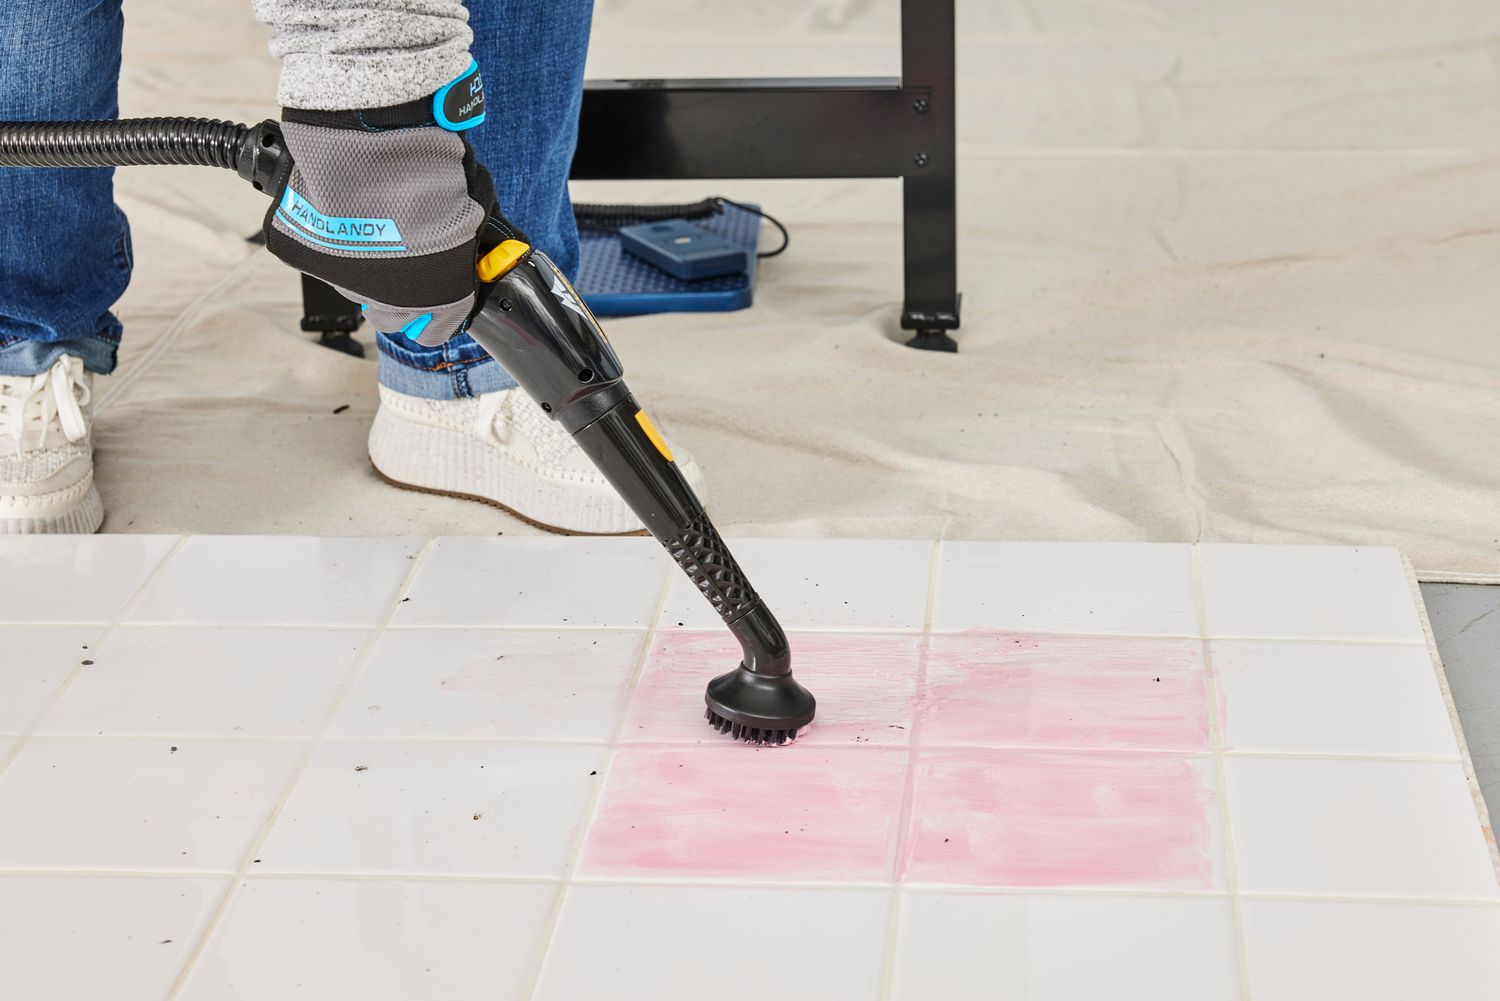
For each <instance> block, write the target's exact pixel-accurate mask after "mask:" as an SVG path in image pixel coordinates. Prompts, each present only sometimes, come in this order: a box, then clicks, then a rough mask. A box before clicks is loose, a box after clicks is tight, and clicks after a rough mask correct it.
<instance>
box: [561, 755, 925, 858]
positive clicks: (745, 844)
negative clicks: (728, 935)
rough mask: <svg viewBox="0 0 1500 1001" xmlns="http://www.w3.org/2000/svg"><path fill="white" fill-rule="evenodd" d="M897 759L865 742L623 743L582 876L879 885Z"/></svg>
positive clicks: (901, 766) (888, 848)
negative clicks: (790, 745) (849, 746)
mask: <svg viewBox="0 0 1500 1001" xmlns="http://www.w3.org/2000/svg"><path fill="white" fill-rule="evenodd" d="M721 739H722V738H721ZM906 761H907V756H906V752H905V751H901V750H886V749H878V748H873V747H871V748H859V749H855V750H844V749H818V748H811V747H805V746H800V747H797V748H795V749H787V748H763V749H753V748H749V747H734V746H728V747H709V746H703V747H691V748H673V749H662V748H645V747H632V748H621V749H620V750H618V751H617V752H616V754H615V758H614V761H613V763H612V764H611V765H610V770H609V777H608V779H607V781H606V783H605V787H604V793H603V797H602V799H601V802H600V805H599V812H598V815H597V816H596V817H595V819H594V823H593V824H592V825H591V827H590V828H589V833H588V840H587V842H586V843H585V846H584V853H583V860H582V864H581V872H582V874H583V875H584V876H586V877H596V876H632V875H651V874H654V875H671V876H680V877H685V878H692V879H711V878H714V877H719V878H731V877H733V878H754V879H766V880H796V879H820V880H832V881H841V882H847V881H856V880H863V881H868V880H886V879H889V878H890V876H891V854H892V852H893V850H894V849H893V842H894V839H895V832H896V828H897V826H898V824H899V817H900V813H901V801H902V795H903V791H904V788H905V777H906Z"/></svg>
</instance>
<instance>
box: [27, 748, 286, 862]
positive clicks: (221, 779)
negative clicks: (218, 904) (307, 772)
mask: <svg viewBox="0 0 1500 1001" xmlns="http://www.w3.org/2000/svg"><path fill="white" fill-rule="evenodd" d="M173 747H176V748H177V750H175V751H173V750H172V748H173ZM301 754H302V745H301V744H297V743H290V742H288V743H274V744H272V743H257V742H253V741H212V740H194V739H184V738H178V739H176V740H175V741H172V740H169V739H168V738H161V739H154V740H119V739H109V738H103V737H95V738H65V737H34V738H32V739H31V740H30V741H28V742H27V743H26V745H25V746H24V747H23V748H22V749H21V753H20V754H19V755H17V756H16V760H15V761H13V762H11V766H10V767H9V768H8V769H6V770H5V772H4V773H0V817H4V818H7V820H6V822H5V823H0V868H25V869H163V870H210V871H220V872H221V871H228V870H232V869H233V868H234V867H235V866H237V865H238V864H239V862H240V859H241V857H242V856H243V855H244V853H245V851H246V849H247V848H248V847H249V844H250V841H251V838H252V837H254V836H255V835H256V834H257V833H258V832H259V831H260V828H261V825H262V824H263V823H264V822H265V818H266V816H267V814H268V813H269V811H270V810H271V808H272V806H273V805H274V804H275V802H276V799H277V797H278V796H279V795H280V794H281V791H282V790H283V789H284V788H285V787H286V784H287V781H288V780H289V779H290V778H291V772H292V767H293V765H294V764H295V763H296V761H297V759H298V758H299V757H300V755H301ZM21 818H24V820H23V819H21Z"/></svg>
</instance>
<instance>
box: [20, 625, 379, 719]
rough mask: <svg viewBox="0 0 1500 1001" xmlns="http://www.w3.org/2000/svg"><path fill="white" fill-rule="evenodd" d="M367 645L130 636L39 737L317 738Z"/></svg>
mask: <svg viewBox="0 0 1500 1001" xmlns="http://www.w3.org/2000/svg"><path fill="white" fill-rule="evenodd" d="M365 636H366V633H365V631H364V630H359V629H329V630H323V629H289V630H281V631H277V630H275V629H267V628H264V627H257V628H241V627H221V626H127V627H123V628H121V629H118V630H116V631H115V633H114V634H113V635H112V636H110V638H109V640H108V642H107V643H105V645H104V646H103V648H102V649H100V650H98V651H97V652H96V653H94V655H93V657H92V658H91V659H92V660H93V664H91V665H90V666H89V667H87V668H85V669H84V670H83V671H82V672H81V673H80V674H79V675H78V677H77V678H75V679H74V681H73V683H72V684H71V685H70V686H68V691H67V693H66V694H65V695H64V696H63V697H62V698H61V699H59V700H58V702H57V705H55V706H53V708H52V710H51V711H50V712H49V713H48V714H47V718H46V719H45V720H44V721H43V722H42V726H41V727H40V729H39V730H38V732H39V733H51V734H83V735H95V734H104V735H106V736H114V735H122V736H130V735H133V734H165V735H175V736H198V737H309V736H311V735H312V734H313V731H314V730H315V729H316V728H317V726H318V724H319V723H321V722H322V720H323V718H324V716H325V714H326V713H327V712H328V710H329V709H330V708H331V707H332V705H333V701H334V699H335V698H337V696H338V693H339V689H340V685H341V683H342V682H343V680H344V678H345V677H347V676H348V674H349V672H350V670H351V669H352V668H353V666H354V662H355V658H356V657H357V655H358V653H359V649H360V646H361V644H363V643H364V641H365Z"/></svg>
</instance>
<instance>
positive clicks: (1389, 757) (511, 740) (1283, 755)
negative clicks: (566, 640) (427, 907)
mask: <svg viewBox="0 0 1500 1001" xmlns="http://www.w3.org/2000/svg"><path fill="white" fill-rule="evenodd" d="M918 662H919V664H920V657H919V660H918ZM0 736H9V737H16V736H19V735H18V734H15V733H11V734H0ZM31 737H32V738H33V739H36V740H97V741H118V742H120V743H129V742H132V741H142V742H145V741H161V740H172V739H181V740H192V741H197V742H199V743H204V744H302V743H306V742H307V741H308V740H310V739H311V737H310V736H293V735H287V734H256V733H247V734H231V733H193V732H189V731H185V730H164V731H162V732H160V733H100V732H98V731H91V732H84V731H81V730H68V731H63V730H59V731H51V732H48V733H35V734H32V735H31ZM372 741H373V742H378V743H382V744H402V745H408V744H412V745H419V744H487V745H492V746H495V747H537V748H552V747H595V748H611V749H612V748H616V747H619V748H629V749H632V750H635V749H640V750H653V751H666V750H681V749H685V748H691V747H705V746H707V747H712V746H714V745H715V743H716V742H715V741H711V740H692V739H688V738H683V739H680V740H635V739H630V740H618V741H611V740H608V739H603V740H600V739H585V738H578V739H571V738H555V739H549V738H545V737H491V736H448V737H445V736H436V735H432V734H423V735H421V736H400V735H384V736H369V735H364V734H350V735H345V736H338V735H327V734H325V735H324V736H323V737H322V738H321V743H322V744H324V745H329V744H333V745H337V744H364V743H370V742H372ZM804 746H807V747H816V748H818V749H819V750H820V751H825V752H827V753H830V754H848V753H853V752H854V751H856V750H859V749H861V748H865V747H872V748H875V749H876V750H886V751H896V750H900V749H902V748H903V747H907V748H909V747H910V746H911V738H910V735H909V733H908V736H907V737H906V738H905V739H904V740H903V741H901V742H899V743H873V742H872V743H860V744H855V743H848V744H814V743H805V744H804ZM923 750H928V751H997V752H1002V753H1009V752H1016V751H1025V752H1033V751H1040V752H1047V753H1050V754H1059V755H1068V754H1103V753H1108V754H1122V755H1126V756H1130V755H1137V754H1139V755H1171V756H1173V757H1180V756H1183V755H1186V756H1188V757H1195V758H1212V756H1213V752H1212V750H1207V751H1205V750H1201V749H1196V748H1190V747H1120V746H1117V745H1107V744H1099V745H1093V744H1066V745H1063V744H1036V743H1033V744H1025V743H1010V744H977V743H970V744H965V743H951V744H949V743H936V744H924V745H923ZM1223 755H1224V757H1225V758H1226V759H1231V758H1266V759H1271V760H1281V759H1289V760H1296V761H1369V762H1402V763H1408V764H1424V765H1454V764H1459V765H1461V764H1463V759H1462V758H1460V757H1459V756H1458V755H1456V754H1447V755H1444V754H1379V753H1369V754H1364V753H1359V752H1354V751H1350V752H1338V753H1333V752H1327V751H1249V750H1243V751H1242V750H1231V749H1226V750H1224V751H1223Z"/></svg>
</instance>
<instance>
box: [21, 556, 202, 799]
mask: <svg viewBox="0 0 1500 1001" xmlns="http://www.w3.org/2000/svg"><path fill="white" fill-rule="evenodd" d="M189 538H191V536H187V535H179V536H178V537H177V541H176V542H174V543H172V547H171V548H170V549H168V550H167V552H166V554H165V555H163V556H162V558H161V559H160V560H158V561H157V563H156V566H154V567H152V568H151V572H150V573H148V574H146V576H145V578H144V579H143V580H142V581H141V582H140V583H139V584H137V585H136V588H135V590H134V591H132V592H131V593H130V597H128V598H127V599H125V601H124V602H122V603H121V605H120V607H119V608H118V609H117V610H116V611H115V615H114V618H112V619H110V621H109V622H108V623H107V624H106V625H105V626H104V631H103V632H101V633H99V634H98V635H97V636H95V637H94V639H93V641H92V642H91V643H90V645H89V651H90V652H91V653H95V655H96V656H97V651H99V650H100V649H102V648H103V647H104V644H106V643H108V642H109V638H110V637H111V636H113V635H114V634H115V631H116V630H118V629H119V628H120V626H121V624H122V623H123V622H124V621H125V618H126V617H127V616H128V615H129V614H130V613H131V612H132V611H134V610H135V607H136V606H137V605H138V604H140V602H141V599H142V598H143V597H144V596H145V594H146V591H147V590H149V589H150V587H151V585H152V584H154V583H156V578H157V576H158V575H160V574H161V572H162V570H163V569H164V568H165V567H166V566H167V564H168V563H171V562H172V560H173V559H174V558H175V557H176V556H177V554H178V553H179V552H180V551H181V550H182V547H183V546H185V545H187V543H188V539H189ZM75 625H76V623H75ZM92 659H93V658H92V657H80V658H79V661H80V662H79V663H77V664H75V665H73V670H71V671H69V672H68V675H67V677H65V678H63V680H62V681H61V682H60V683H59V684H58V686H57V691H55V692H53V693H52V696H51V698H49V699H47V700H46V701H45V702H43V703H42V707H41V708H40V709H38V710H37V712H36V714H35V715H34V716H33V717H32V718H31V722H30V723H28V724H27V726H26V728H25V729H24V730H22V731H21V732H20V733H19V734H17V735H16V742H15V744H14V745H12V747H11V749H10V750H9V751H7V752H6V753H5V754H4V755H3V756H0V775H4V774H5V771H6V769H8V768H9V767H10V765H11V762H13V761H15V760H16V758H18V757H20V756H21V749H22V748H24V747H25V746H26V745H27V743H29V742H30V740H31V738H32V737H34V736H35V735H36V731H37V730H38V729H39V728H40V727H41V725H42V723H43V722H44V721H45V720H46V719H47V716H48V715H49V714H50V713H51V712H52V710H53V709H54V708H56V706H57V703H58V702H60V701H61V700H62V697H63V696H64V695H66V694H67V691H68V689H69V688H70V687H72V684H73V682H74V681H76V680H77V679H78V676H79V675H81V674H82V673H83V672H84V670H85V669H86V668H87V665H85V664H83V663H82V661H84V660H92Z"/></svg>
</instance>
